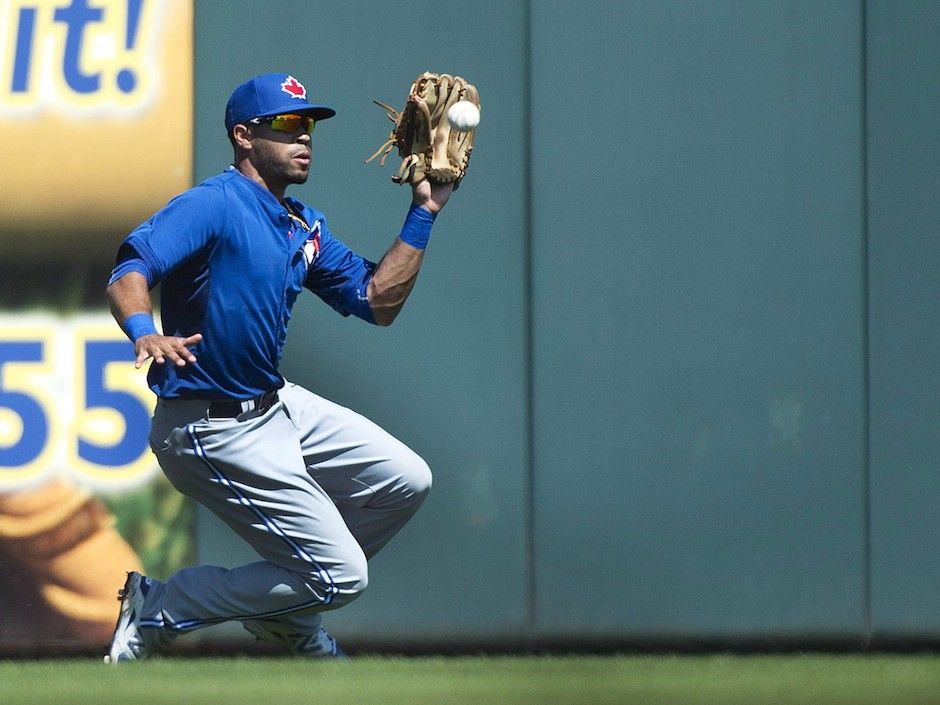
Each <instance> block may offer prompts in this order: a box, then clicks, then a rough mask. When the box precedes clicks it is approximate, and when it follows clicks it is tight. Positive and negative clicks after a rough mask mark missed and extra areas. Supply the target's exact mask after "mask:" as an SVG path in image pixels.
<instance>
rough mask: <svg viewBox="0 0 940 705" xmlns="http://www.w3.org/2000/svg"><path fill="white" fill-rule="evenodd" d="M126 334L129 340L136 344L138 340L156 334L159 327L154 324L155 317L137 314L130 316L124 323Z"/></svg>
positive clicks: (147, 314)
mask: <svg viewBox="0 0 940 705" xmlns="http://www.w3.org/2000/svg"><path fill="white" fill-rule="evenodd" d="M124 332H126V333H127V337H128V338H130V339H131V340H132V341H134V342H135V343H136V342H137V339H138V338H143V337H144V336H145V335H150V334H151V333H156V332H157V327H156V326H155V325H154V323H153V316H151V315H150V314H149V313H135V314H134V315H133V316H128V317H127V320H126V321H124Z"/></svg>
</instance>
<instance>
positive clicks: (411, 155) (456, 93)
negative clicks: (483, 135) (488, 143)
mask: <svg viewBox="0 0 940 705" xmlns="http://www.w3.org/2000/svg"><path fill="white" fill-rule="evenodd" d="M461 100H466V101H469V102H471V103H473V104H474V105H476V106H477V108H478V109H479V107H480V96H479V94H478V93H477V89H476V87H475V86H473V85H472V84H470V83H467V81H466V80H465V79H463V78H461V77H460V76H450V75H448V74H446V73H441V74H437V73H430V72H425V73H423V74H421V75H420V76H418V78H416V79H415V81H414V83H412V84H411V91H410V92H409V94H408V101H407V102H406V103H405V107H404V108H403V109H402V110H401V111H400V112H399V111H398V110H395V109H394V108H392V107H391V106H390V105H387V104H386V103H382V102H380V101H378V100H376V101H374V102H375V104H376V105H378V106H379V107H380V108H383V109H384V110H385V111H386V112H387V114H388V118H389V120H391V121H392V122H393V123H395V127H394V128H392V132H391V134H390V135H389V138H388V140H386V141H385V143H384V144H383V145H382V146H381V147H379V148H378V149H377V150H376V152H375V154H373V155H372V156H371V157H369V158H368V159H366V163H368V162H371V161H372V160H373V159H375V158H376V157H381V158H380V159H379V164H380V165H381V166H385V159H386V157H388V155H389V153H390V152H391V151H392V149H394V148H395V147H396V146H397V147H398V154H399V155H400V156H401V158H402V162H401V166H400V167H399V169H398V173H397V174H395V175H394V176H392V181H394V182H395V183H397V184H401V183H417V182H419V181H421V180H422V179H428V180H430V181H437V182H441V183H448V182H451V181H453V182H455V184H454V187H455V188H456V187H457V185H458V184H459V183H460V180H461V179H462V178H463V177H464V175H465V174H466V173H467V167H468V165H469V164H470V152H471V151H473V138H474V136H475V134H476V128H473V129H470V130H466V131H458V130H456V129H454V128H453V127H451V125H450V123H449V122H448V120H447V111H448V110H449V109H450V107H451V106H452V105H454V103H457V102H458V101H461Z"/></svg>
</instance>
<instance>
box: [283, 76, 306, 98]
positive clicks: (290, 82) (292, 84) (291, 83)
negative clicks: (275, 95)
mask: <svg viewBox="0 0 940 705" xmlns="http://www.w3.org/2000/svg"><path fill="white" fill-rule="evenodd" d="M281 90H282V91H284V92H285V93H287V95H289V96H290V97H291V98H300V99H301V100H306V99H307V89H306V88H304V84H302V83H301V82H300V81H298V80H297V79H296V78H294V77H293V76H288V77H287V78H286V79H284V83H282V84H281Z"/></svg>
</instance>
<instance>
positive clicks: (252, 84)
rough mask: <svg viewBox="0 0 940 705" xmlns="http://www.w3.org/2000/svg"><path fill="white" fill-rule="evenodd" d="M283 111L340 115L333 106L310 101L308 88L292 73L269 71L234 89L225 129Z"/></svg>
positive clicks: (317, 117) (319, 116)
mask: <svg viewBox="0 0 940 705" xmlns="http://www.w3.org/2000/svg"><path fill="white" fill-rule="evenodd" d="M282 113H297V114H298V115H310V116H312V117H313V119H314V120H326V119H327V118H331V117H333V116H334V115H336V111H335V110H333V108H328V107H326V106H325V105H311V104H310V103H309V102H307V89H306V88H304V85H303V84H302V83H301V82H300V81H298V80H297V79H296V78H294V77H293V76H291V75H290V74H288V73H266V74H263V75H261V76H255V77H254V78H252V79H250V80H248V81H245V82H244V83H243V84H241V85H240V86H239V87H238V88H236V89H235V90H234V91H232V97H231V98H229V99H228V105H226V106H225V129H226V130H231V129H232V128H233V127H234V126H235V125H237V124H238V123H245V122H248V121H249V120H251V119H252V118H256V117H271V116H272V115H280V114H282Z"/></svg>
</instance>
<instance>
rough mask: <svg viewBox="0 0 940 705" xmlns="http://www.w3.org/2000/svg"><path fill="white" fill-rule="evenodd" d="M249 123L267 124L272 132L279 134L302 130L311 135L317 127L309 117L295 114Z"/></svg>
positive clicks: (258, 119) (265, 118) (253, 120)
mask: <svg viewBox="0 0 940 705" xmlns="http://www.w3.org/2000/svg"><path fill="white" fill-rule="evenodd" d="M248 122H253V123H254V124H256V125H260V124H261V123H266V124H268V125H270V126H271V129H272V130H276V131H277V132H297V130H300V129H302V130H303V131H304V132H306V133H307V134H308V135H309V134H311V133H312V132H313V128H314V127H316V126H317V121H316V120H314V119H313V118H312V117H310V116H309V115H295V114H294V113H288V114H285V115H272V116H271V117H257V118H252V119H251V120H249V121H248Z"/></svg>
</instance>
